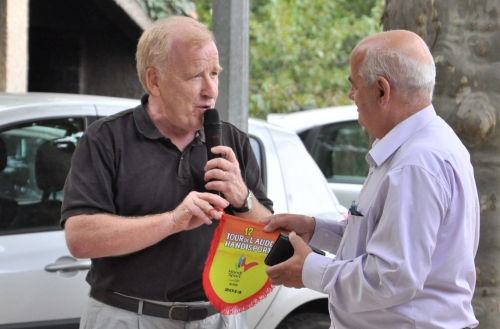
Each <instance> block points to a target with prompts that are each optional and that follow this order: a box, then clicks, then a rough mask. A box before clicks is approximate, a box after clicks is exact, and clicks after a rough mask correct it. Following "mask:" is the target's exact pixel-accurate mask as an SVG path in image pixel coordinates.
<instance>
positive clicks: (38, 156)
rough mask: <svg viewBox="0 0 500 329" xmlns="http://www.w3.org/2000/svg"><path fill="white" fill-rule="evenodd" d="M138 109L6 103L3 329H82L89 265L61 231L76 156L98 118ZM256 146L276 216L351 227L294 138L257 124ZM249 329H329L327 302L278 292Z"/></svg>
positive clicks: (1, 207) (1, 112) (5, 99)
mask: <svg viewBox="0 0 500 329" xmlns="http://www.w3.org/2000/svg"><path fill="white" fill-rule="evenodd" d="M138 104H139V100H130V99H119V98H110V97H99V96H84V95H69V94H42V93H27V94H8V93H0V328H78V322H79V317H80V315H81V314H82V312H83V308H84V305H85V302H86V300H87V296H88V292H89V285H88V284H87V282H86V281H85V276H86V275H87V271H88V269H89V267H90V260H88V259H75V258H74V257H72V256H71V254H70V253H69V251H68V249H67V246H66V242H65V238H64V231H63V230H62V229H61V228H60V226H59V217H60V207H61V200H62V188H63V184H64V180H65V177H66V175H67V172H68V170H69V164H70V160H71V156H72V152H73V150H74V148H75V145H76V143H77V142H78V139H79V138H80V137H81V135H82V134H83V132H84V130H85V128H86V127H87V126H88V125H89V124H90V123H92V122H93V121H95V120H96V119H97V118H99V117H103V116H107V115H110V114H112V113H116V112H118V111H121V110H124V109H127V108H131V107H135V106H137V105H138ZM248 131H249V136H250V139H251V142H252V146H253V148H254V152H255V154H256V156H257V159H258V161H259V164H260V166H261V169H262V178H263V180H264V183H265V185H266V187H267V190H268V195H269V197H270V198H271V199H272V200H273V201H274V209H275V213H284V212H289V213H298V214H308V215H311V216H323V217H327V218H331V219H332V220H340V219H342V218H343V215H342V213H341V212H342V211H338V210H337V209H345V208H343V207H341V206H340V205H339V204H338V200H337V199H336V197H335V195H334V194H333V193H332V191H331V190H330V188H329V187H328V184H327V182H326V180H325V178H324V176H323V175H322V174H321V171H320V170H319V168H318V166H317V165H316V163H315V162H314V160H313V159H312V158H311V157H310V155H309V154H308V153H307V150H306V149H305V147H304V145H303V144H302V142H301V140H300V139H299V137H298V136H297V134H295V132H293V131H292V130H289V129H286V128H281V127H277V126H274V125H270V124H268V123H266V122H265V121H261V120H256V119H250V120H249V123H248ZM248 319H249V325H250V326H249V327H250V328H254V329H270V328H276V327H277V326H278V325H280V324H281V325H282V326H286V328H296V329H298V328H313V327H314V328H329V326H330V320H329V316H328V302H327V296H326V295H324V294H321V293H318V292H315V291H312V290H309V289H291V288H286V287H282V286H278V287H275V288H274V290H273V292H272V293H271V294H269V295H268V297H267V298H265V299H264V300H262V301H261V302H260V303H258V304H257V305H256V306H254V307H253V308H251V309H250V310H249V311H248Z"/></svg>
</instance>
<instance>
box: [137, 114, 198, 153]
mask: <svg viewBox="0 0 500 329" xmlns="http://www.w3.org/2000/svg"><path fill="white" fill-rule="evenodd" d="M146 112H147V114H148V115H149V117H150V118H151V121H153V123H154V125H155V126H156V128H157V129H158V130H159V131H160V133H161V134H162V135H163V136H165V137H167V138H169V139H170V140H171V141H172V144H174V145H175V146H177V148H178V149H179V150H180V151H181V152H182V151H184V149H185V148H186V147H187V146H188V145H189V144H190V143H191V142H192V141H193V139H194V137H195V136H196V131H189V130H184V129H182V128H179V127H176V126H175V125H173V124H172V123H171V122H170V121H169V120H167V118H166V117H165V116H164V115H162V114H161V113H158V112H157V111H154V110H151V107H150V106H149V104H148V106H146Z"/></svg>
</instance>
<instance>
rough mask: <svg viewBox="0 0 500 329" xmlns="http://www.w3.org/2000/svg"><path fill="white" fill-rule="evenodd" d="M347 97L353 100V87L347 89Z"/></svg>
mask: <svg viewBox="0 0 500 329" xmlns="http://www.w3.org/2000/svg"><path fill="white" fill-rule="evenodd" d="M349 99H350V100H351V101H353V100H354V88H353V87H351V89H349Z"/></svg>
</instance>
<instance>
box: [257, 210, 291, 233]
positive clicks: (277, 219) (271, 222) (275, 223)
mask: <svg viewBox="0 0 500 329" xmlns="http://www.w3.org/2000/svg"><path fill="white" fill-rule="evenodd" d="M285 215H286V214H278V215H274V216H269V217H267V218H264V219H263V220H266V221H267V222H268V223H267V225H266V227H264V231H265V232H273V231H275V230H276V229H278V228H284V226H283V221H284V219H285Z"/></svg>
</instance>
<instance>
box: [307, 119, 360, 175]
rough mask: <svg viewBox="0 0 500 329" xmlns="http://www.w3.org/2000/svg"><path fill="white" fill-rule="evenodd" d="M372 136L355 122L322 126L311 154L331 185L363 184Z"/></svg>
mask: <svg viewBox="0 0 500 329" xmlns="http://www.w3.org/2000/svg"><path fill="white" fill-rule="evenodd" d="M368 145H369V137H368V134H367V133H366V132H365V130H364V128H363V127H362V126H361V125H359V123H358V122H356V121H351V122H343V123H336V124H331V125H325V126H323V127H321V129H320V131H319V133H318V134H317V138H316V140H315V142H314V145H313V147H312V150H311V155H312V156H313V158H314V160H315V161H316V163H317V164H318V166H319V167H320V169H321V171H322V172H323V174H324V175H325V177H326V179H327V180H328V181H329V182H337V183H354V184H363V182H364V180H365V178H366V175H367V173H368V163H367V162H366V160H365V156H366V154H367V153H368V150H369V149H368Z"/></svg>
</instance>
